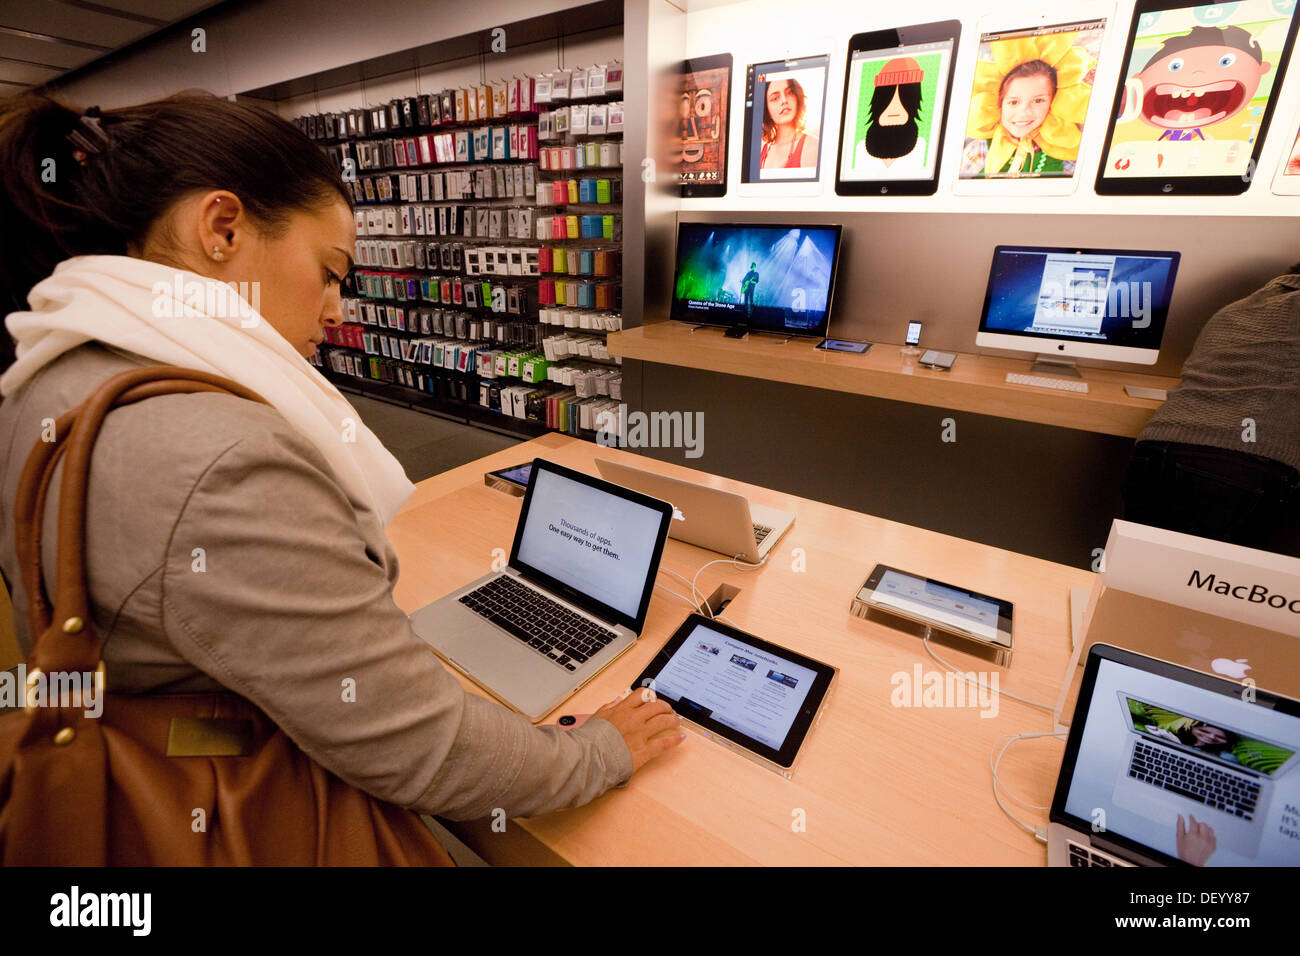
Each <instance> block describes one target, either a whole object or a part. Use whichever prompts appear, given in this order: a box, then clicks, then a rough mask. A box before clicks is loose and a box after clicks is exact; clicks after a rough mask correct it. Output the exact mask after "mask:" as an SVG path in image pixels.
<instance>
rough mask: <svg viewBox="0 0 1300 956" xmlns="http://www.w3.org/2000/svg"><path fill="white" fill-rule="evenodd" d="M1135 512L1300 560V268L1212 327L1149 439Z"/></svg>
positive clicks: (1133, 471)
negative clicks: (1299, 558)
mask: <svg viewBox="0 0 1300 956" xmlns="http://www.w3.org/2000/svg"><path fill="white" fill-rule="evenodd" d="M1124 517H1125V518H1127V519H1129V520H1131V521H1137V522H1139V523H1142V524H1148V525H1153V526H1156V527H1161V528H1168V529H1170V530H1173V531H1182V532H1186V533H1188V534H1195V535H1199V536H1201V537H1207V538H1214V539H1217V540H1220V541H1227V542H1230V543H1233V544H1241V545H1246V546H1248V547H1253V548H1262V549H1264V550H1268V551H1276V552H1279V553H1282V554H1289V555H1293V556H1297V557H1300V264H1297V265H1296V266H1294V267H1292V269H1291V271H1290V273H1289V274H1287V275H1282V276H1278V277H1277V278H1276V279H1274V280H1273V281H1271V282H1269V283H1268V284H1267V285H1265V286H1264V287H1263V288H1262V289H1260V290H1258V291H1257V292H1254V293H1252V294H1251V295H1248V296H1247V297H1246V298H1244V299H1241V300H1240V301H1237V302H1233V303H1231V304H1229V305H1226V306H1224V307H1223V308H1222V309H1220V310H1219V311H1218V312H1217V313H1215V315H1214V316H1213V317H1212V318H1211V319H1210V321H1209V322H1207V323H1206V325H1205V328H1203V329H1202V330H1201V333H1200V335H1199V336H1198V337H1197V339H1196V344H1195V345H1194V346H1193V348H1192V352H1191V355H1189V356H1188V358H1187V361H1186V362H1185V363H1184V365H1183V371H1182V380H1181V381H1180V382H1179V383H1178V385H1176V386H1175V387H1174V388H1173V389H1172V390H1170V393H1169V399H1168V401H1166V402H1165V403H1164V405H1162V406H1161V407H1160V408H1158V409H1156V411H1155V414H1153V415H1152V416H1151V419H1150V420H1149V421H1148V422H1147V425H1146V428H1144V429H1143V431H1142V434H1141V435H1140V436H1139V437H1138V441H1137V444H1136V445H1135V447H1134V451H1133V457H1132V460H1131V461H1130V463H1129V470H1128V474H1127V476H1126V478H1125V483H1124Z"/></svg>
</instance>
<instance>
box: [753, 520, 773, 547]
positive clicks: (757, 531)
mask: <svg viewBox="0 0 1300 956" xmlns="http://www.w3.org/2000/svg"><path fill="white" fill-rule="evenodd" d="M771 533H772V529H771V528H769V527H768V526H767V525H763V524H756V525H754V546H755V547H758V546H759V545H760V544H762V543H763V539H764V538H766V537H767V536H768V535H769V534H771Z"/></svg>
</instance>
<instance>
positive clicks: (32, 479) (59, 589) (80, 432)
mask: <svg viewBox="0 0 1300 956" xmlns="http://www.w3.org/2000/svg"><path fill="white" fill-rule="evenodd" d="M194 392H217V393H225V394H230V395H235V396H236V397H239V398H245V399H248V400H249V401H254V402H260V403H261V404H263V405H267V404H270V403H269V402H267V401H266V399H264V398H262V397H261V396H260V395H258V394H257V393H256V392H254V391H252V390H251V389H249V388H245V387H244V386H243V385H240V384H239V383H238V382H234V381H231V380H230V379H227V378H222V377H221V376H219V375H212V374H209V373H208V372H200V371H197V370H195V369H188V368H181V367H179V366H175V365H154V366H149V367H147V368H138V369H131V370H129V371H126V372H122V373H120V374H118V375H115V376H113V377H112V378H110V379H109V380H108V381H106V382H104V384H103V385H101V386H100V387H99V388H97V389H96V390H95V391H94V392H93V393H92V394H91V395H90V397H89V398H87V399H86V400H85V401H84V402H82V403H81V404H80V405H78V406H76V407H75V408H73V409H71V410H70V411H67V412H64V413H63V414H62V415H60V416H59V417H58V418H57V419H56V420H55V422H54V436H53V440H52V441H45V440H38V441H37V442H36V444H35V446H34V447H33V448H32V451H31V454H30V455H28V457H27V462H26V464H25V465H24V467H23V471H22V475H21V476H20V478H19V480H18V492H17V495H16V496H15V499H14V525H15V536H16V545H17V553H18V563H19V570H20V572H21V576H22V585H23V589H24V592H25V593H26V596H27V616H28V624H29V626H30V629H31V635H32V640H33V646H32V653H31V657H30V664H31V666H33V667H35V668H38V669H40V670H41V671H43V672H45V673H51V672H57V671H80V672H87V671H93V670H95V669H96V668H97V667H98V666H99V662H100V651H101V647H102V643H101V641H100V640H99V639H98V637H97V636H96V635H95V631H94V627H93V626H92V625H91V621H90V600H89V596H88V594H87V579H86V490H87V487H88V484H89V478H90V459H91V453H92V452H93V451H94V446H95V440H96V438H98V437H99V431H100V428H101V427H102V426H103V424H104V418H105V416H107V415H108V413H109V412H110V411H112V410H113V409H114V408H119V407H121V406H123V405H132V404H134V403H136V402H139V401H143V400H144V399H146V398H152V397H154V396H155V395H170V394H189V393H194ZM60 462H62V464H63V479H62V484H61V485H60V488H59V518H58V529H57V539H56V542H55V545H56V550H55V555H56V572H55V573H56V578H55V590H54V603H53V605H52V606H51V604H50V601H49V599H48V598H47V597H46V590H45V580H44V573H43V569H42V567H41V526H42V521H43V517H44V513H45V502H46V499H47V497H48V494H49V488H50V484H51V482H52V480H53V477H54V472H55V469H56V468H57V467H58V465H59V464H60Z"/></svg>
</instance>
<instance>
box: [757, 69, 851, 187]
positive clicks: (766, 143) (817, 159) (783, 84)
mask: <svg viewBox="0 0 1300 956" xmlns="http://www.w3.org/2000/svg"><path fill="white" fill-rule="evenodd" d="M829 68H830V56H829V55H826V54H823V55H821V56H811V57H801V58H799V59H787V60H777V61H774V62H770V63H756V64H752V65H750V67H749V70H748V73H747V76H746V81H745V142H744V151H743V153H742V162H741V184H742V185H743V186H750V187H752V186H756V185H762V186H765V187H772V188H768V189H763V190H755V189H752V188H749V189H745V190H743V191H744V192H746V193H748V194H749V195H755V194H758V193H762V194H767V195H770V194H772V193H774V192H778V191H779V192H783V193H785V194H787V195H801V196H808V195H816V194H817V193H818V192H820V189H821V187H820V183H819V179H820V178H821V153H822V148H821V145H822V127H823V125H824V119H825V108H826V78H827V73H828V72H829Z"/></svg>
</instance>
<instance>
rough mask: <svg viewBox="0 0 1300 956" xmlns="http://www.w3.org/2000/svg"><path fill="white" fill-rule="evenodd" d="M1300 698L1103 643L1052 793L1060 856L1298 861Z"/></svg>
mask: <svg viewBox="0 0 1300 956" xmlns="http://www.w3.org/2000/svg"><path fill="white" fill-rule="evenodd" d="M1298 754H1300V701H1296V700H1292V699H1291V698H1288V697H1281V696H1278V695H1275V694H1270V693H1266V692H1264V691H1259V690H1256V689H1255V688H1252V687H1243V685H1241V684H1239V683H1237V682H1235V681H1229V680H1224V679H1222V678H1218V677H1213V676H1210V675H1207V674H1202V673H1200V672H1198V671H1194V670H1190V669H1188V668H1184V667H1179V666H1178V665H1176V664H1170V663H1167V662H1165V661H1161V660H1157V659H1156V658H1152V657H1145V656H1143V655H1140V654H1135V653H1133V652H1131V651H1125V650H1120V649H1118V648H1114V647H1110V646H1108V645H1105V644H1096V645H1094V646H1093V647H1092V649H1091V651H1090V652H1089V654H1088V661H1087V667H1086V669H1085V671H1084V676H1083V684H1082V686H1081V688H1080V691H1079V700H1078V703H1077V704H1076V706H1075V711H1074V720H1073V722H1072V723H1071V726H1070V736H1069V740H1068V742H1067V743H1066V748H1065V755H1064V757H1063V759H1062V763H1061V774H1060V777H1059V779H1058V781H1057V786H1056V795H1055V797H1054V799H1053V801H1052V810H1051V823H1050V825H1049V827H1048V849H1047V859H1048V863H1049V864H1050V865H1052V866H1137V865H1165V864H1177V863H1187V864H1192V865H1195V866H1300V836H1297V834H1296V830H1297V826H1296V824H1295V821H1294V819H1293V815H1294V813H1295V810H1294V808H1295V807H1296V806H1297V805H1300V774H1297V773H1295V772H1293V771H1294V769H1295V765H1296V763H1297V755H1298Z"/></svg>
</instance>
